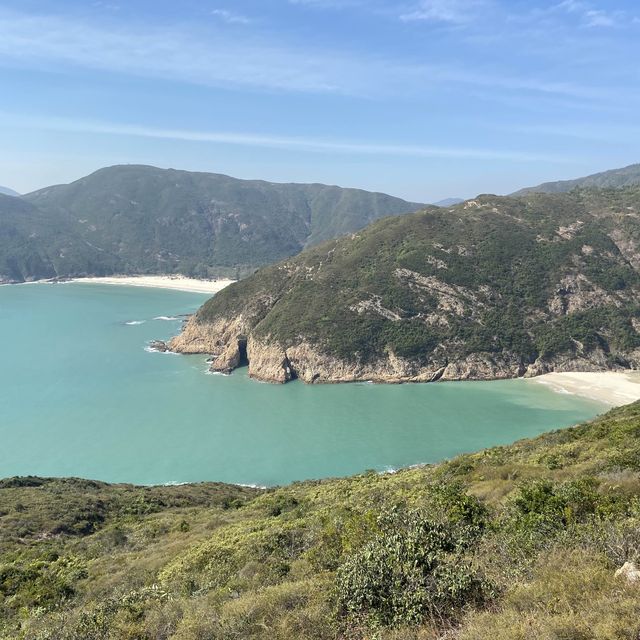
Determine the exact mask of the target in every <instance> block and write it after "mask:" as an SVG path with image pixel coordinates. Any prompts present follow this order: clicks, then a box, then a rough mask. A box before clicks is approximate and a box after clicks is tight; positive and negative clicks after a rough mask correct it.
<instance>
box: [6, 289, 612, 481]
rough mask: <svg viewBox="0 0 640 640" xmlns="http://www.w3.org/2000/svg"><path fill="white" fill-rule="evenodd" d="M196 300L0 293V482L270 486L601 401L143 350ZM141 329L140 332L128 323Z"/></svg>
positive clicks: (538, 389) (490, 435)
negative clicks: (239, 366)
mask: <svg viewBox="0 0 640 640" xmlns="http://www.w3.org/2000/svg"><path fill="white" fill-rule="evenodd" d="M205 298H206V296H204V295H200V294H192V293H183V292H176V291H165V290H159V289H140V288H132V287H119V286H106V285H88V284H76V283H74V284H64V285H46V284H34V285H27V286H16V287H0V335H1V336H2V340H3V345H2V353H1V358H2V359H1V361H0V362H1V364H0V477H5V476H11V475H26V474H37V475H51V476H80V477H86V478H95V479H100V480H108V481H126V482H135V483H144V484H147V483H149V484H150V483H165V482H187V481H199V480H222V481H227V482H236V483H247V484H250V483H255V484H261V485H270V484H277V483H285V482H289V481H291V480H298V479H304V478H318V477H324V476H335V475H346V474H350V473H355V472H358V471H362V470H365V469H378V470H383V469H387V468H396V467H400V466H406V465H410V464H415V463H419V462H432V461H436V460H440V459H442V458H445V457H449V456H452V455H454V454H456V453H460V452H464V451H473V450H476V449H479V448H482V447H486V446H489V445H495V444H500V443H508V442H511V441H513V440H516V439H518V438H521V437H526V436H533V435H536V434H539V433H541V432H543V431H546V430H549V429H552V428H556V427H561V426H566V425H570V424H573V423H575V422H578V421H580V420H583V419H586V418H590V417H592V416H594V415H596V414H598V413H601V412H602V411H603V409H604V407H603V406H602V405H599V404H596V403H593V402H590V401H586V400H581V399H579V398H576V397H573V396H570V395H562V394H557V393H554V392H552V391H549V390H548V389H546V388H545V387H544V386H542V385H536V384H532V383H527V382H524V381H521V380H513V381H506V382H480V383H477V382H476V383H438V384H433V385H390V386H385V385H371V384H352V385H328V386H305V385H303V384H302V383H297V382H296V383H291V384H288V385H285V386H273V385H267V384H260V383H257V382H254V381H252V380H249V379H248V378H247V376H246V372H245V371H239V372H236V373H235V374H234V375H232V376H228V377H225V376H216V375H207V374H206V373H205V371H206V364H205V361H204V360H205V359H204V358H203V357H199V356H188V357H187V356H176V355H171V354H159V353H149V352H147V351H145V346H146V344H147V342H148V341H149V340H150V339H152V338H166V337H168V336H170V335H172V334H174V333H176V332H177V331H178V330H179V328H180V320H179V319H178V320H175V319H174V320H166V319H154V318H158V317H159V316H168V317H173V316H177V315H178V314H183V313H190V312H192V311H194V310H195V309H197V307H198V306H199V305H200V304H201V303H202V302H203V301H204V299H205ZM128 323H136V324H128Z"/></svg>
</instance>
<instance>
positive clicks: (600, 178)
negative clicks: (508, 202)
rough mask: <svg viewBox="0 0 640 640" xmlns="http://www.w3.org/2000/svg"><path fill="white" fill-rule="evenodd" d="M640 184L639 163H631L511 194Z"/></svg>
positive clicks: (564, 191)
mask: <svg viewBox="0 0 640 640" xmlns="http://www.w3.org/2000/svg"><path fill="white" fill-rule="evenodd" d="M638 184H640V164H632V165H630V166H628V167H624V168H622V169H612V170H611V171H603V172H602V173H594V174H593V175H590V176H586V177H584V178H576V179H575V180H560V181H557V182H545V183H544V184H539V185H538V186H537V187H528V188H526V189H521V190H520V191H517V192H516V193H514V194H513V195H515V196H519V195H524V194H526V193H532V192H534V193H566V192H568V191H572V190H573V189H586V188H597V189H609V188H613V189H617V188H621V187H630V186H634V185H638Z"/></svg>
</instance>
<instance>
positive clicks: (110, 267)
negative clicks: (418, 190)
mask: <svg viewBox="0 0 640 640" xmlns="http://www.w3.org/2000/svg"><path fill="white" fill-rule="evenodd" d="M22 199H23V200H24V201H25V202H26V205H25V208H24V209H23V212H22V220H21V222H20V226H21V229H22V230H23V231H24V233H25V234H26V236H27V237H32V236H33V237H35V238H36V239H37V242H35V243H32V244H33V245H34V246H37V249H34V251H36V253H37V260H36V259H35V258H34V260H33V261H32V263H30V264H31V266H32V267H33V268H32V269H25V268H20V269H16V268H13V269H10V270H8V271H7V270H6V269H5V271H3V272H0V277H2V278H3V279H4V280H5V281H8V280H17V281H21V280H26V279H34V278H46V277H51V276H52V275H54V276H78V275H105V274H111V273H182V274H185V275H192V276H205V277H206V276H216V275H224V274H226V275H237V274H244V273H250V272H252V271H253V270H254V269H255V268H256V267H258V266H260V265H264V264H268V263H272V262H275V261H277V260H281V259H283V258H285V257H288V256H291V255H294V254H297V253H299V252H300V251H302V250H303V249H304V248H305V247H308V246H313V245H315V244H317V243H319V242H322V241H325V240H327V239H329V238H333V237H336V236H339V235H342V234H345V233H349V232H352V231H355V230H357V229H360V228H362V227H364V226H366V225H367V224H369V223H370V222H372V221H374V220H377V219H378V218H381V217H385V216H389V215H397V214H402V213H408V212H411V211H415V210H416V209H418V208H420V206H422V205H419V204H417V203H410V202H406V201H404V200H400V199H398V198H393V197H391V196H387V195H385V194H381V193H371V192H367V191H361V190H357V189H342V188H340V187H335V186H326V185H321V184H276V183H271V182H262V181H257V180H238V179H235V178H230V177H228V176H223V175H217V174H210V173H192V172H187V171H176V170H173V169H168V170H165V169H157V168H154V167H146V166H135V165H127V166H115V167H109V168H106V169H101V170H99V171H97V172H95V173H93V174H91V175H90V176H87V177H85V178H82V179H81V180H78V181H76V182H73V183H71V184H68V185H58V186H53V187H48V188H46V189H41V190H39V191H36V192H34V193H30V194H27V195H25V196H23V198H22ZM2 205H5V206H6V207H7V208H8V210H7V211H6V212H5V211H4V209H3V208H2ZM15 206H16V205H15V203H13V202H11V201H10V200H4V199H3V200H2V201H0V220H2V219H4V218H12V215H13V214H12V213H11V211H9V209H11V210H13V209H14V208H15ZM0 230H2V231H3V232H4V229H0ZM19 251H20V249H19V247H18V246H13V245H12V244H11V243H7V242H5V253H4V254H0V264H2V263H3V262H4V263H5V264H6V263H7V262H8V261H10V259H9V257H7V256H8V254H7V253H6V252H10V253H11V255H13V254H14V253H16V252H18V253H19ZM27 266H28V265H27Z"/></svg>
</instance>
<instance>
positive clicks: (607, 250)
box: [169, 187, 640, 382]
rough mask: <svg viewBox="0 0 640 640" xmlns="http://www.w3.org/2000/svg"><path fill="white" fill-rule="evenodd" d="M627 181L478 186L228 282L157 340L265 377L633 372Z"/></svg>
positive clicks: (631, 221)
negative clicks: (452, 200)
mask: <svg viewBox="0 0 640 640" xmlns="http://www.w3.org/2000/svg"><path fill="white" fill-rule="evenodd" d="M639 319H640V187H628V188H626V189H619V190H616V191H611V190H584V191H575V192H571V193H567V194H552V195H551V194H534V193H532V194H529V195H528V196H527V198H514V197H499V196H479V197H478V198H476V199H473V200H469V201H467V202H465V203H464V204H461V205H458V206H457V207H455V208H452V209H441V208H437V207H429V208H428V209H426V210H424V211H422V212H418V213H415V214H412V215H408V216H397V217H393V218H387V219H384V220H380V221H378V222H376V223H374V224H372V225H370V226H369V227H368V228H367V229H365V230H364V231H362V232H360V233H358V234H357V235H355V236H349V237H345V238H340V239H338V240H334V241H332V242H329V243H325V244H323V245H322V246H320V247H316V248H313V249H310V250H307V251H305V252H303V253H302V254H300V255H299V256H296V257H294V258H291V259H289V260H287V261H285V262H282V263H280V264H277V265H274V266H271V267H266V268H264V269H261V270H260V271H258V272H257V273H256V274H255V275H253V276H251V277H249V278H247V279H245V280H243V281H241V282H238V283H236V284H233V285H231V286H230V287H228V288H227V289H225V290H223V291H222V292H220V293H219V294H217V295H216V296H215V297H214V298H212V299H211V300H209V301H208V302H207V303H206V304H205V305H204V306H203V307H202V308H201V309H200V310H199V311H198V313H197V314H196V315H195V316H193V317H192V318H191V319H190V321H189V322H188V323H187V325H186V327H185V329H184V332H183V333H182V334H181V335H180V336H178V337H177V338H175V339H174V340H173V341H172V342H171V343H170V345H169V346H170V349H172V350H174V351H178V352H182V353H194V352H199V353H207V354H212V355H213V359H212V369H213V370H214V371H222V372H229V371H230V370H232V369H234V368H235V367H237V366H239V365H240V364H241V363H243V362H246V361H247V360H248V362H249V373H250V374H251V375H252V376H253V377H256V378H258V379H261V380H265V381H270V382H287V381H288V380H291V379H293V378H296V377H298V378H300V379H302V380H304V381H305V382H351V381H365V380H374V381H379V382H380V381H386V382H402V381H415V382H420V381H421V382H428V381H432V380H439V379H443V380H461V379H488V378H512V377H518V376H523V375H527V376H531V375H537V374H540V373H546V372H548V371H554V370H557V371H561V370H565V371H566V370H571V371H581V370H582V371H584V370H607V369H616V368H625V367H633V368H637V367H638V366H640V320H639Z"/></svg>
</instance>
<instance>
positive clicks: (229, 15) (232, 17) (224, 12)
mask: <svg viewBox="0 0 640 640" xmlns="http://www.w3.org/2000/svg"><path fill="white" fill-rule="evenodd" d="M211 15H212V16H215V17H216V18H219V19H220V20H222V21H223V22H226V23H228V24H250V23H251V20H250V19H249V18H247V16H243V15H242V14H240V13H235V12H234V11H229V10H228V9H213V10H212V11H211Z"/></svg>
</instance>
